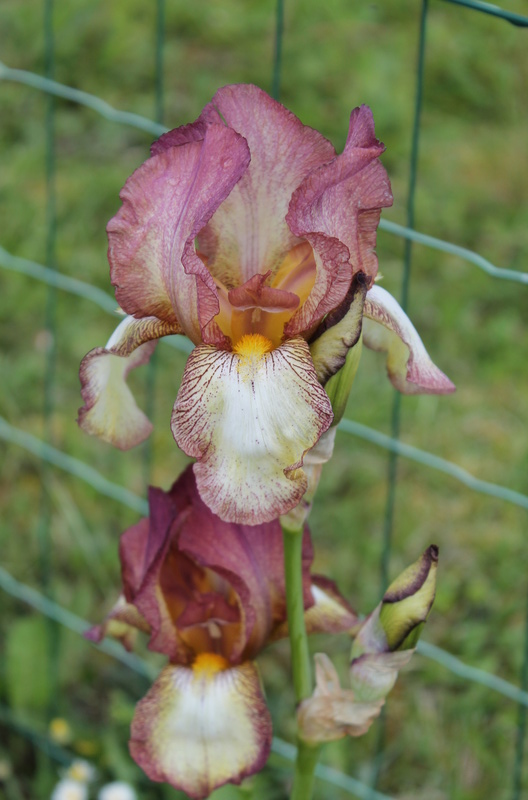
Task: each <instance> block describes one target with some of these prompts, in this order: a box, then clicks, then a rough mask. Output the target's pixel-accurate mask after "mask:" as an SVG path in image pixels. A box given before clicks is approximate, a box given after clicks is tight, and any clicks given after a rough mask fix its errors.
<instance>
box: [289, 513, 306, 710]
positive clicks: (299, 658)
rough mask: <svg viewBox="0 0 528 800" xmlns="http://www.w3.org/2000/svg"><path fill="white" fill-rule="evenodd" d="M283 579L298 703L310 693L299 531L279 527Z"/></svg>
mask: <svg viewBox="0 0 528 800" xmlns="http://www.w3.org/2000/svg"><path fill="white" fill-rule="evenodd" d="M282 532H283V541H284V578H285V581H286V609H287V611H288V629H289V635H290V648H291V662H292V672H293V685H294V688H295V699H296V700H297V703H300V702H301V701H302V700H304V699H305V698H306V697H309V696H310V695H311V693H312V690H313V684H312V668H311V664H310V653H309V652H308V637H307V636H306V626H305V624H304V600H303V585H302V541H303V532H302V530H289V529H288V528H285V527H283V529H282Z"/></svg>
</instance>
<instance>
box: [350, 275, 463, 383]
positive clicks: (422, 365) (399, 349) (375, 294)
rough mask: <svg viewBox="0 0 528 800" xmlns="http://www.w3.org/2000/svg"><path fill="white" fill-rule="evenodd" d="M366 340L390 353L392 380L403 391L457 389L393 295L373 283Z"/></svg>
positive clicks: (366, 313)
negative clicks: (429, 351)
mask: <svg viewBox="0 0 528 800" xmlns="http://www.w3.org/2000/svg"><path fill="white" fill-rule="evenodd" d="M363 342H364V344H365V345H366V346H367V347H370V348H371V350H381V351H383V352H385V353H387V371H388V373H389V378H390V380H391V382H392V384H393V385H394V386H395V388H396V389H398V390H399V391H400V392H403V393H404V394H449V393H450V392H453V391H454V390H455V387H454V385H453V384H452V383H451V381H450V380H449V378H447V377H446V376H445V375H444V373H443V372H441V370H439V369H438V367H437V366H435V365H434V364H433V362H432V361H431V359H430V358H429V355H428V353H427V350H426V349H425V347H424V345H423V342H422V340H421V339H420V336H419V335H418V332H417V330H416V328H415V327H414V326H413V324H412V322H411V320H410V319H409V317H408V316H407V314H406V313H405V312H404V311H403V309H402V308H401V307H400V306H399V305H398V303H397V302H396V300H395V299H394V297H392V295H390V294H389V293H388V292H387V291H385V289H382V288H381V286H373V287H372V289H370V291H369V292H367V297H366V299H365V306H364V320H363Z"/></svg>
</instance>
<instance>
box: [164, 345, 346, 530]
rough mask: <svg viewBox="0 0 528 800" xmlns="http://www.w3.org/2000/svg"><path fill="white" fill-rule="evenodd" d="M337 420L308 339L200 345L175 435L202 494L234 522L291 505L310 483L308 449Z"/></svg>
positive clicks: (271, 515)
mask: <svg viewBox="0 0 528 800" xmlns="http://www.w3.org/2000/svg"><path fill="white" fill-rule="evenodd" d="M331 422H332V408H331V404H330V401H329V399H328V397H327V395H326V393H325V391H324V389H323V388H322V387H321V385H320V384H319V382H318V381H317V376H316V374H315V369H314V366H313V363H312V360H311V357H310V351H309V349H308V345H307V344H306V342H305V341H304V339H301V338H299V337H297V338H295V339H291V340H289V341H288V342H286V343H285V344H283V345H281V346H280V347H278V348H277V349H275V350H271V352H260V353H258V352H257V353H256V354H253V355H252V354H248V355H241V354H239V353H228V352H225V351H220V350H217V349H215V348H214V347H211V346H209V345H200V346H198V347H196V348H195V350H194V351H193V353H191V355H190V356H189V360H188V361H187V366H186V368H185V372H184V375H183V379H182V384H181V388H180V391H179V393H178V397H177V399H176V403H175V406H174V411H173V415H172V431H173V434H174V438H175V439H176V441H177V443H178V445H179V446H180V447H181V448H182V450H183V451H184V452H185V453H187V455H189V456H193V457H194V458H197V459H198V461H197V463H196V464H195V466H194V471H195V475H196V482H197V486H198V491H199V492H200V495H201V497H202V500H203V501H204V502H205V503H206V504H207V505H208V506H209V508H210V509H211V510H212V511H214V512H215V513H216V514H218V516H219V517H220V518H221V519H223V520H226V521H228V522H238V523H243V524H249V525H256V524H258V523H260V522H267V521H270V520H272V519H275V518H276V517H278V516H279V515H280V514H283V513H285V512H287V511H289V510H290V509H291V508H293V506H295V505H296V504H297V503H298V502H299V501H300V499H301V498H302V496H303V494H304V492H305V491H306V488H307V481H306V476H305V474H304V471H303V470H302V469H301V467H302V463H303V455H304V453H305V452H306V451H307V450H309V449H310V448H311V447H313V446H314V444H315V443H316V442H317V441H318V439H319V437H320V436H321V434H322V433H323V432H324V431H326V430H327V429H328V428H329V426H330V424H331Z"/></svg>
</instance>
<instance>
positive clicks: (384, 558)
mask: <svg viewBox="0 0 528 800" xmlns="http://www.w3.org/2000/svg"><path fill="white" fill-rule="evenodd" d="M427 12H428V0H422V12H421V16H420V32H419V41H418V63H417V77H416V93H415V104H414V122H413V131H412V142H411V159H410V166H409V191H408V197H407V227H408V228H411V229H413V228H414V216H415V215H414V200H415V194H416V178H417V174H418V153H419V144H420V122H421V113H422V96H423V76H424V68H425V40H426V30H427ZM412 245H413V243H412V241H411V239H405V247H404V255H403V275H402V285H401V301H400V304H401V307H402V308H403V310H404V311H406V310H407V306H408V304H409V287H410V281H411V260H412ZM401 399H402V398H401V394H400V392H397V391H396V390H394V391H393V395H392V412H391V436H392V438H393V439H399V438H400V424H401ZM397 472H398V454H397V453H396V452H395V451H391V452H390V453H389V457H388V462H387V501H386V506H385V519H384V524H383V541H382V551H381V558H380V561H381V564H380V567H381V568H380V583H381V591H380V595H381V594H383V592H384V591H385V589H386V588H387V585H388V583H389V580H388V576H389V562H390V554H391V549H392V533H393V527H394V506H395V503H396V483H397V477H398V475H397ZM385 735H386V710H385V708H384V709H383V712H382V714H381V717H380V720H379V729H378V740H377V743H376V756H375V759H374V767H373V773H372V780H371V786H372V788H373V789H375V788H376V786H377V784H378V780H379V776H380V772H381V767H382V761H383V751H384V749H385Z"/></svg>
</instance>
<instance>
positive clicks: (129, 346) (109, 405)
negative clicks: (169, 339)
mask: <svg viewBox="0 0 528 800" xmlns="http://www.w3.org/2000/svg"><path fill="white" fill-rule="evenodd" d="M181 332H182V330H181V328H180V326H179V324H178V322H177V321H174V322H162V321H160V320H159V319H156V318H155V317H146V318H144V319H141V320H138V319H134V317H126V318H125V319H124V320H123V321H122V322H121V324H120V325H118V327H117V328H116V329H115V331H114V333H113V334H112V336H111V337H110V339H109V340H108V342H107V344H106V347H96V348H95V350H91V351H90V352H89V353H88V355H86V356H85V357H84V358H83V360H82V362H81V367H80V371H79V376H80V379H81V395H82V398H83V400H84V406H83V407H82V408H80V409H79V417H78V420H77V421H78V423H79V425H80V427H81V428H82V429H83V430H85V431H86V432H87V433H90V434H93V435H94V436H99V437H100V438H101V439H103V440H104V441H105V442H109V443H110V444H113V445H115V446H116V447H119V448H121V450H128V449H129V448H130V447H134V445H136V444H139V443H140V442H142V441H143V440H144V439H146V438H147V437H148V436H149V435H150V432H151V430H152V424H151V423H150V422H149V420H148V419H147V417H146V416H145V414H144V413H143V412H142V411H141V410H140V409H139V408H138V406H137V405H136V401H135V400H134V397H133V396H132V392H131V391H130V389H129V388H128V386H127V384H126V379H127V376H128V373H129V372H130V370H131V369H134V368H135V367H139V366H141V365H142V364H145V363H146V362H147V361H148V360H149V358H150V356H151V355H152V352H153V350H154V348H155V346H156V341H155V340H156V339H159V338H160V337H162V336H167V335H169V334H173V333H181Z"/></svg>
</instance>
